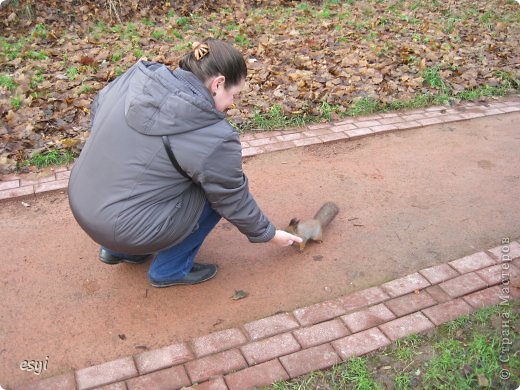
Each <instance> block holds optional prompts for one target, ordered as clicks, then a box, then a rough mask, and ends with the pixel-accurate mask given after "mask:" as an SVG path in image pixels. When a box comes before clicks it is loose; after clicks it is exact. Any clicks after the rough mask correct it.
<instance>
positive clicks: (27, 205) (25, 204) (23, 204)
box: [22, 202, 31, 207]
mask: <svg viewBox="0 0 520 390" xmlns="http://www.w3.org/2000/svg"><path fill="white" fill-rule="evenodd" d="M22 206H23V207H31V205H30V204H29V203H27V202H22Z"/></svg>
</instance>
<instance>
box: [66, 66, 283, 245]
mask: <svg viewBox="0 0 520 390" xmlns="http://www.w3.org/2000/svg"><path fill="white" fill-rule="evenodd" d="M163 135H167V136H168V139H169V141H170V144H171V147H172V150H173V152H174V154H175V157H176V158H177V161H178V162H179V164H180V166H181V167H182V169H183V170H184V171H186V172H187V174H188V175H189V176H190V177H191V179H192V180H189V179H187V178H185V177H184V176H182V175H181V174H180V173H179V172H177V170H176V169H175V168H174V167H173V165H172V163H171V161H170V160H169V158H168V155H167V153H166V151H165V148H164V145H163V142H162V139H161V137H162V136H163ZM68 191H69V202H70V207H71V210H72V212H73V214H74V217H75V218H76V220H77V221H78V223H79V224H80V226H81V227H82V228H83V229H84V230H85V231H86V232H87V234H89V236H90V237H91V238H92V239H93V240H94V241H96V242H97V243H99V244H101V245H103V246H105V247H107V248H109V249H112V250H114V251H118V252H123V253H129V254H145V253H150V252H156V251H159V250H162V249H166V248H168V247H170V246H172V245H175V244H177V243H179V242H180V241H182V240H183V239H184V238H185V237H186V236H187V235H188V234H189V233H190V232H192V231H193V229H194V228H195V225H196V223H197V220H198V219H199V217H200V215H201V213H202V209H203V206H204V203H205V201H206V199H207V200H208V201H209V202H210V203H211V205H212V207H213V208H214V209H215V210H216V211H217V212H218V213H219V214H220V215H221V216H222V217H224V218H225V219H227V220H228V221H229V222H231V223H232V224H233V225H235V226H236V227H237V228H238V229H239V230H240V231H241V232H242V233H243V234H245V235H246V236H247V237H248V239H249V240H250V241H251V242H266V241H269V240H270V239H271V238H273V236H274V234H275V227H274V226H273V224H272V223H271V222H270V221H269V219H268V218H267V217H266V216H265V215H264V214H263V213H262V211H261V210H260V208H259V207H258V205H257V204H256V202H255V200H254V198H253V196H252V195H251V193H250V192H249V189H248V182H247V177H246V176H245V175H244V173H243V171H242V153H241V145H240V139H239V136H238V134H237V133H236V131H234V129H233V128H232V127H231V126H230V125H229V123H228V122H227V121H226V119H225V115H224V114H223V113H221V112H218V111H217V110H216V109H215V106H214V102H213V99H212V97H211V96H210V94H209V91H208V89H207V88H206V87H205V86H204V84H202V82H201V81H200V80H199V79H198V78H197V77H196V76H195V75H193V74H192V73H191V72H187V71H184V70H182V69H177V70H175V71H171V70H170V69H168V68H167V67H166V66H164V65H162V64H158V63H148V62H138V63H137V64H135V65H134V66H133V67H132V68H130V69H129V70H128V71H127V72H125V73H124V74H123V75H121V76H120V77H118V78H117V79H116V80H114V81H113V82H112V83H110V84H109V85H108V86H106V87H105V88H104V89H103V90H102V91H101V92H100V93H99V95H98V96H97V97H96V99H95V100H94V103H93V106H92V132H91V135H90V137H89V138H88V140H87V142H86V144H85V147H84V148H83V150H82V152H81V154H80V156H79V158H78V159H77V161H76V163H75V164H74V168H73V169H72V173H71V177H70V181H69V190H68Z"/></svg>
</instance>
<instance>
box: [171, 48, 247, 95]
mask: <svg viewBox="0 0 520 390" xmlns="http://www.w3.org/2000/svg"><path fill="white" fill-rule="evenodd" d="M179 66H180V68H181V69H184V70H187V71H190V72H192V73H193V74H195V76H197V77H198V78H199V79H201V80H202V82H206V80H208V79H209V78H211V77H214V76H218V75H222V76H224V77H225V78H226V81H225V83H224V87H225V88H228V87H230V86H235V85H238V84H239V83H240V81H241V80H242V79H245V78H246V76H247V67H246V62H245V61H244V57H242V54H240V52H239V51H238V50H237V49H235V48H234V47H233V46H232V45H230V44H229V43H226V42H223V41H219V40H217V39H211V38H207V39H205V40H203V41H202V42H200V43H195V44H194V48H193V50H192V51H190V52H189V53H187V54H185V55H184V57H182V59H181V60H180V61H179Z"/></svg>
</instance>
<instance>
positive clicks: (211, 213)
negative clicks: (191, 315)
mask: <svg viewBox="0 0 520 390" xmlns="http://www.w3.org/2000/svg"><path fill="white" fill-rule="evenodd" d="M220 218H221V216H220V215H219V214H218V213H217V212H216V211H215V210H213V208H212V207H211V205H210V204H209V202H208V201H206V204H205V205H204V209H203V210H202V215H201V216H200V218H199V220H198V221H197V224H196V225H195V228H194V229H193V231H192V232H191V233H190V235H188V236H187V237H186V238H185V239H184V240H183V241H182V242H180V243H179V244H177V245H174V246H172V247H170V248H168V249H164V250H162V251H160V252H159V253H157V255H156V256H155V258H154V259H153V262H152V265H151V266H150V269H149V270H148V279H150V280H153V281H154V282H163V281H171V280H179V279H182V278H184V277H185V276H186V275H187V274H188V273H189V272H190V270H191V268H192V266H193V263H194V261H195V256H196V255H197V252H198V251H199V249H200V247H201V246H202V243H203V242H204V240H205V238H206V237H207V235H208V234H209V232H211V230H212V229H213V228H214V227H215V225H216V224H217V223H218V221H220ZM105 249H106V248H105ZM107 251H108V252H109V253H111V254H112V255H115V256H119V257H124V254H121V253H117V252H112V251H110V250H107Z"/></svg>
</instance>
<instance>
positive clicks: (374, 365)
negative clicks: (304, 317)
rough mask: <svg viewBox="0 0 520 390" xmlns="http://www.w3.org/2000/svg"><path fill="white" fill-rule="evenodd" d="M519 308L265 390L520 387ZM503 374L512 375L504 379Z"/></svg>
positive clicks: (471, 318) (495, 311)
mask: <svg viewBox="0 0 520 390" xmlns="http://www.w3.org/2000/svg"><path fill="white" fill-rule="evenodd" d="M518 305H519V304H518V302H516V303H514V302H509V303H508V304H505V305H497V306H492V307H488V308H483V309H480V310H478V311H477V312H475V313H473V314H471V315H468V316H463V317H461V318H458V319H456V320H454V321H451V322H448V323H446V324H443V325H441V326H439V327H437V328H436V329H434V330H432V331H430V332H428V333H425V334H422V335H411V336H408V337H406V338H404V339H401V340H397V341H396V342H394V343H393V344H392V345H390V346H388V347H386V348H383V349H380V350H378V351H376V352H373V353H371V354H369V355H365V356H363V357H355V358H352V359H349V360H348V361H346V362H344V363H341V364H338V365H335V366H333V367H332V368H330V369H328V370H323V371H315V372H312V373H310V374H308V375H305V376H302V377H299V378H295V379H292V380H289V381H281V382H277V383H275V384H273V385H271V386H268V387H266V388H265V389H275V390H292V389H298V390H307V389H308V390H311V389H312V390H314V389H338V390H340V389H341V390H343V389H367V390H368V389H386V388H391V386H390V385H389V384H392V385H393V388H395V389H396V390H407V389H432V390H434V389H435V390H452V389H457V390H459V389H461V390H464V389H467V390H472V389H477V388H481V389H514V388H516V387H515V384H516V386H518V384H519V383H520V378H519V377H518V375H519V372H520V371H519V367H520V337H519V336H518V327H519V326H520V316H519V314H518ZM504 319H506V320H507V321H508V322H507V323H506V322H505V320H504ZM506 325H507V326H508V327H509V328H510V329H509V330H508V331H507V332H505V330H504V329H505V328H506ZM505 337H508V338H509V340H511V345H510V347H509V349H504V347H505V346H508V345H509V344H508V342H507V341H506V340H507V339H506V338H505ZM506 357H507V359H506ZM504 372H506V373H508V374H510V377H509V378H507V375H504V376H502V375H503V373H504ZM504 378H505V379H504ZM389 386H390V387H389Z"/></svg>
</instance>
